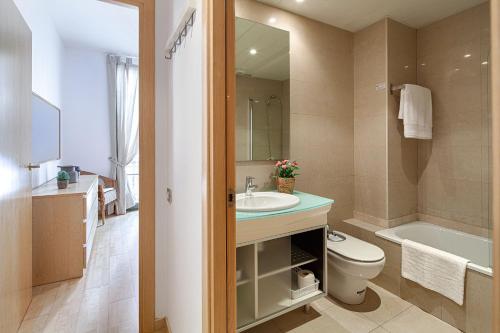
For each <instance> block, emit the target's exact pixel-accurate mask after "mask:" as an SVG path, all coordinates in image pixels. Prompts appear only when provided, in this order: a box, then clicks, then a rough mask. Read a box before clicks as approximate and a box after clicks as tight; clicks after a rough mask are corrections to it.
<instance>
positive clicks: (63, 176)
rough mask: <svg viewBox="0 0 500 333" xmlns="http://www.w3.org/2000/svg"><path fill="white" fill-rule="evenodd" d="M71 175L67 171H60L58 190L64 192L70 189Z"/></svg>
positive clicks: (58, 174)
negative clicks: (67, 188)
mask: <svg viewBox="0 0 500 333" xmlns="http://www.w3.org/2000/svg"><path fill="white" fill-rule="evenodd" d="M68 184H69V174H68V173H67V172H66V171H62V170H61V171H59V172H58V173H57V188H58V189H60V190H62V189H65V188H66V187H68Z"/></svg>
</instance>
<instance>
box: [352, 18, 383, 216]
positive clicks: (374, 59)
mask: <svg viewBox="0 0 500 333" xmlns="http://www.w3.org/2000/svg"><path fill="white" fill-rule="evenodd" d="M386 31H387V24H386V20H382V21H379V22H377V23H375V24H373V25H371V26H369V27H367V28H365V29H363V30H361V31H358V32H356V33H355V34H354V175H355V178H354V186H355V190H354V192H355V201H354V209H355V211H356V213H358V214H363V215H364V216H369V217H374V218H379V219H387V139H386V136H387V93H386V88H385V84H386V83H385V82H386V76H387V68H386V58H387V38H386ZM376 87H378V88H376Z"/></svg>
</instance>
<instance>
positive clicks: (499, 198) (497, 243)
mask: <svg viewBox="0 0 500 333" xmlns="http://www.w3.org/2000/svg"><path fill="white" fill-rule="evenodd" d="M490 6H491V7H490V13H491V14H490V15H491V32H490V33H491V57H490V61H491V92H492V93H491V108H492V111H491V112H492V142H491V145H492V150H491V151H492V162H493V179H492V184H493V186H492V188H493V199H492V206H493V207H492V210H493V235H492V236H493V237H492V238H493V295H492V297H493V311H492V321H493V326H492V327H493V332H500V274H498V269H499V268H500V0H491V3H490Z"/></svg>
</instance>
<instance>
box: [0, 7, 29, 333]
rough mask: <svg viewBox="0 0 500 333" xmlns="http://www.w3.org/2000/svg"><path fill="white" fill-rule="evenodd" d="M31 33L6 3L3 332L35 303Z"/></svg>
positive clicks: (0, 162)
mask: <svg viewBox="0 0 500 333" xmlns="http://www.w3.org/2000/svg"><path fill="white" fill-rule="evenodd" d="M30 158H31V31H30V30H29V28H28V26H27V25H26V23H25V22H24V20H23V18H22V16H21V14H20V13H19V11H18V10H17V7H16V5H15V4H14V2H13V1H12V0H1V1H0V332H6V333H10V332H16V331H17V329H18V327H19V325H20V323H21V321H22V319H23V316H24V314H25V312H26V310H27V308H28V305H29V303H30V301H31V175H30V173H29V170H28V169H27V168H26V165H27V164H28V163H29V161H30Z"/></svg>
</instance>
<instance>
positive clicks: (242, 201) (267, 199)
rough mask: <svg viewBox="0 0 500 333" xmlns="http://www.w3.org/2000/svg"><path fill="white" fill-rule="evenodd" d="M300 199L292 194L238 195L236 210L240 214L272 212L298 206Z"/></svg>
mask: <svg viewBox="0 0 500 333" xmlns="http://www.w3.org/2000/svg"><path fill="white" fill-rule="evenodd" d="M299 202H300V199H299V198H298V197H296V196H295V195H292V194H286V193H278V192H254V193H253V194H252V196H246V194H245V193H240V194H237V195H236V210H237V211H240V212H272V211H275V210H282V209H287V208H292V207H294V206H297V205H298V204H299Z"/></svg>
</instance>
